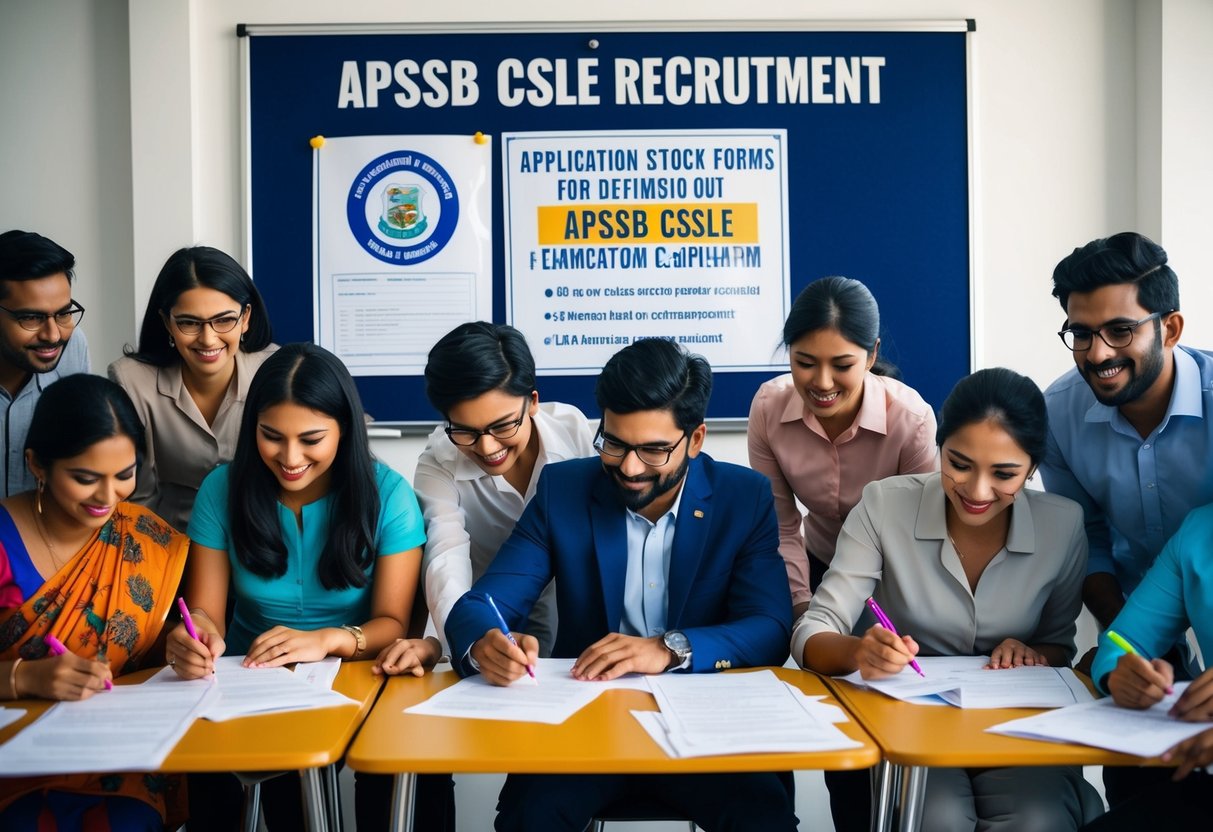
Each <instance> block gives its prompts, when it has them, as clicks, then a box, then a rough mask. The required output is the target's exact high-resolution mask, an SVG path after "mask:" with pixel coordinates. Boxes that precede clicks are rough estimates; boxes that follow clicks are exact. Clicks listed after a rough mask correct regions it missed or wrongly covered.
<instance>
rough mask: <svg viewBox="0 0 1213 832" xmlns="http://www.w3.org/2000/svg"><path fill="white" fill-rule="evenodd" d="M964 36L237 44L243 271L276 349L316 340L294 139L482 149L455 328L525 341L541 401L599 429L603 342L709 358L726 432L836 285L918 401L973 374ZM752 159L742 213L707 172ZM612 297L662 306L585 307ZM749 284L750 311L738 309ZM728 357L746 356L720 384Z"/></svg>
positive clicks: (546, 33)
mask: <svg viewBox="0 0 1213 832" xmlns="http://www.w3.org/2000/svg"><path fill="white" fill-rule="evenodd" d="M973 29H974V26H973V24H972V22H971V21H954V22H942V23H940V22H930V23H893V22H888V23H871V22H865V23H858V24H821V23H815V22H804V23H798V22H780V23H778V24H770V25H767V24H762V23H754V22H745V23H711V24H681V25H678V26H671V27H664V26H660V25H652V26H645V27H643V28H641V27H637V26H625V25H622V24H577V25H576V26H554V25H553V26H541V25H529V26H527V27H520V26H518V25H514V24H501V25H496V24H479V25H476V26H474V27H470V26H469V27H457V26H444V27H438V26H432V25H431V26H402V25H391V26H386V25H385V26H369V25H350V26H333V25H315V26H312V25H281V26H276V25H260V24H258V25H247V26H246V25H242V26H240V27H239V28H238V31H237V34H238V36H239V37H240V42H241V45H242V50H241V55H242V63H243V79H244V90H243V96H244V108H243V109H244V123H243V129H244V151H245V154H244V155H245V174H246V211H247V216H246V218H245V219H246V231H247V239H248V262H249V264H250V271H251V273H252V274H253V277H254V279H255V281H256V283H257V285H258V287H259V289H260V290H261V293H262V295H263V296H264V298H265V301H266V305H267V307H268V309H269V313H270V318H271V322H272V324H273V327H274V335H275V340H276V341H277V342H279V343H286V342H291V341H312V340H317V338H316V335H317V333H316V331H315V330H316V323H315V322H316V311H317V310H316V308H315V305H316V300H315V298H316V295H315V291H314V275H313V271H314V264H315V262H316V259H315V250H316V247H317V245H318V240H317V232H316V228H315V225H314V212H313V203H314V199H315V193H314V189H313V185H314V179H313V174H314V170H315V165H316V154H317V153H323V152H324V150H323V149H321V150H319V151H317V150H314V149H313V147H312V146H311V145H310V144H309V140H310V139H311V138H312V137H315V136H324V137H326V138H328V139H343V138H349V137H392V136H399V137H406V138H404V139H402V142H401V146H402V148H404V147H406V146H407V145H408V141H407V137H428V138H418V141H423V140H436V139H433V137H446V138H445V140H449V138H450V137H459V136H465V137H467V140H468V141H469V142H470V141H473V140H474V139H473V137H474V136H475V135H476V134H477V133H481V134H483V137H484V139H486V140H487V141H489V142H491V146H492V153H491V173H490V175H489V180H488V182H487V187H488V188H489V190H488V191H487V192H486V193H487V198H486V200H485V204H486V205H487V206H488V212H489V217H488V218H487V221H486V222H485V234H486V235H487V240H488V247H487V248H486V251H491V255H490V256H489V258H488V261H487V262H486V263H485V264H484V265H483V269H482V270H481V271H480V272H479V273H478V277H477V278H476V280H478V281H480V282H482V283H487V287H486V286H480V287H479V288H480V289H486V288H487V291H483V292H481V293H480V294H479V295H478V296H479V297H481V298H484V299H486V300H483V301H482V302H481V304H480V305H479V306H475V307H473V308H474V309H475V313H474V315H473V317H477V318H491V319H492V320H494V321H498V322H508V323H513V324H515V325H517V326H519V328H520V329H522V330H523V332H524V333H525V334H526V336H527V338H528V341H529V342H530V343H531V345H532V349H533V350H534V351H535V352H536V356H537V359H539V361H538V363H539V365H540V372H541V377H540V379H539V389H540V397H541V399H543V400H556V401H565V402H569V403H572V404H575V405H577V406H578V407H580V408H581V409H582V410H584V411H585V412H586V414H587V415H589V416H591V418H594V417H597V416H598V415H599V414H598V410H597V406H596V405H595V403H594V395H593V389H594V381H595V379H596V377H597V374H598V368H599V367H600V366H601V364H600V363H598V359H597V357H596V356H597V355H598V354H603V355H609V354H610V352H613V351H614V350H615V349H618V348H619V346H618V344H610V343H609V342H610V341H611V338H612V337H614V338H615V339H616V340H618V339H619V338H636V337H649V336H659V337H680V338H682V339H683V342H684V343H685V344H686V346H687V348H688V349H690V350H692V351H694V352H701V353H703V354H705V355H712V356H714V357H713V358H712V359H711V360H712V363H713V365H714V367H715V368H716V373H715V387H714V392H713V396H712V401H711V405H710V409H709V418H711V419H714V420H721V421H723V420H730V419H744V417H745V416H746V415H747V413H748V411H749V405H750V400H751V399H752V397H753V395H754V392H755V391H756V390H757V388H758V386H759V385H760V384H761V383H762V382H763V381H765V380H766V379H768V378H770V377H772V376H774V375H776V374H778V373H779V372H781V371H786V369H785V370H781V369H780V363H781V362H784V361H785V358H784V357H783V353H782V351H781V348H780V344H779V341H780V337H779V336H780V331H781V328H782V324H783V318H784V316H785V315H786V311H787V306H788V303H789V302H790V300H791V299H793V298H795V296H796V294H797V293H798V292H799V291H800V290H801V289H802V288H803V287H804V286H805V285H806V284H808V283H809V282H811V281H813V280H815V279H817V278H819V277H823V276H826V275H833V274H842V275H846V276H848V277H853V278H857V279H859V280H862V281H863V282H864V283H865V284H867V286H868V287H869V288H870V289H871V290H872V292H873V294H874V295H875V296H876V298H877V300H878V301H879V303H880V308H881V318H882V355H883V356H884V357H885V358H887V359H889V360H890V361H892V362H893V363H895V364H896V365H898V367H899V368H900V370H901V372H902V374H903V376H904V379H905V381H906V382H907V383H908V384H910V385H911V386H913V387H914V388H916V389H917V390H918V391H919V392H920V393H922V395H923V396H924V398H926V399H927V401H929V402H930V403H932V404H933V405H934V406H936V407H938V406H939V405H940V404H941V403H942V401H943V399H944V397H945V396H946V394H947V392H948V391H949V390H950V389H951V387H952V385H953V384H954V383H955V381H956V380H957V379H958V378H960V377H961V376H963V375H965V374H967V373H968V372H969V371H970V367H971V361H972V359H971V356H972V348H971V343H972V336H973V332H972V311H971V310H972V291H973V289H972V287H973V279H974V274H973V269H974V265H973V264H974V263H975V261H976V257H975V252H974V250H973V244H972V230H973V225H974V222H973V216H974V206H973V193H972V189H971V181H970V171H971V123H970V122H971V114H972V106H971V94H972V92H971V89H970V83H969V51H970V38H971V35H972V31H973ZM601 148H606V149H607V150H606V153H605V154H604V153H599V152H598V149H601ZM721 148H735V149H736V150H738V152H739V154H740V156H738V157H736V158H734V159H733V160H732V162H729V161H726V160H725V159H724V157H723V153H722V151H721ZM629 150H634V151H636V152H635V154H631V153H623V154H622V155H621V154H620V153H619V152H617V151H629ZM667 150H668V153H666V154H665V155H664V156H661V157H660V159H661V160H660V161H659V162H653V163H652V164H650V163H649V162H648V159H649V158H650V157H649V151H667ZM587 153H589V154H591V155H594V156H595V158H596V161H595V160H591V159H590V156H588V155H586V154H587ZM579 154H580V155H579ZM677 156H681V159H676V158H675V157H677ZM741 157H746V158H747V159H748V160H749V162H737V158H741ZM655 158H656V157H655ZM587 160H588V161H587ZM635 160H638V161H635ZM616 161H618V164H616ZM755 161H757V162H758V163H760V164H761V165H762V169H761V170H758V169H757V168H756V169H755V170H756V171H757V172H755V173H754V176H762V177H765V178H762V179H761V181H758V180H755V182H754V183H753V188H752V190H753V192H754V193H759V194H760V196H759V197H755V198H753V199H751V198H750V197H749V196H741V197H739V196H737V194H739V193H742V191H744V190H745V189H746V188H749V187H750V185H749V184H747V182H748V181H749V180H745V179H743V178H741V177H742V175H741V174H740V173H738V172H737V171H738V170H739V169H738V168H736V167H735V166H734V167H728V166H727V165H729V164H733V165H736V164H742V163H745V164H749V163H753V162H755ZM587 165H588V166H589V167H588V169H587ZM603 165H608V166H611V168H612V169H611V170H610V171H606V172H604V171H603V170H602V166H603ZM675 166H677V167H675ZM688 168H690V169H688ZM730 175H731V176H733V178H732V179H729V178H728V177H729V176H730ZM746 175H747V176H748V175H749V174H746ZM662 179H664V180H667V181H666V182H665V184H664V185H663V184H661V183H660V182H659V181H658V180H662ZM624 180H627V181H626V182H625V181H624ZM675 180H680V181H681V182H682V183H683V184H682V185H678V184H677V182H676V181H675ZM713 183H715V184H713ZM558 188H559V192H557V189H558ZM680 188H685V189H686V190H685V192H683V191H680V190H679V189H680ZM692 191H693V192H692ZM746 193H749V192H748V191H747V192H746ZM336 198H340V199H342V200H343V201H344V200H345V198H346V197H345V195H344V194H340V195H338V197H336ZM755 204H757V205H758V208H757V209H754V210H752V211H750V210H749V209H747V208H746V206H747V205H750V206H753V205H755ZM507 205H512V206H514V209H513V210H514V213H513V214H511V212H510V211H509V210H507ZM461 207H462V203H461ZM621 209H630V210H631V211H632V212H633V215H634V214H636V213H639V214H642V215H644V222H645V224H644V225H643V226H642V227H640V228H638V227H637V226H636V223H635V217H634V216H633V215H629V214H628V213H627V210H623V213H622V217H623V219H622V220H621V219H620V217H621V213H620V212H621ZM698 209H703V210H702V211H700V210H698ZM726 209H727V210H726ZM679 210H683V211H684V213H683V214H681V215H680V214H678V211H679ZM747 211H749V213H747ZM545 212H546V213H545ZM602 212H605V213H602ZM697 212H698V213H697ZM659 217H660V218H661V219H660V220H659ZM667 217H668V218H669V224H668V225H666V224H665V223H666V218H667ZM587 221H588V222H587ZM640 232H643V234H642V233H640ZM604 233H606V234H607V236H605V237H604V236H602V235H603V234H604ZM679 234H681V235H682V236H681V237H678V236H677V235H679ZM582 235H585V236H584V237H583V236H582ZM594 235H597V236H594ZM643 235H647V237H646V236H643ZM663 235H664V236H663ZM730 235H731V236H730ZM725 238H727V239H725ZM662 245H664V247H665V248H664V251H663V253H662V254H661V255H659V257H660V260H659V259H658V255H657V254H656V251H657V248H658V247H659V246H662ZM625 249H626V251H625ZM372 254H373V252H372ZM625 254H627V256H628V257H630V258H631V260H630V261H629V263H627V264H625V263H623V261H622V257H623V256H624V255H625ZM747 258H749V259H747ZM367 259H368V262H370V261H371V260H372V259H378V260H380V261H382V260H383V259H384V258H383V257H382V256H379V257H378V258H372V257H371V256H369V255H368V258H367ZM638 259H639V260H643V263H642V265H644V266H645V267H646V268H648V269H649V271H648V272H637V271H636V270H635V268H636V264H637V262H638ZM591 260H592V261H593V262H592V263H590V262H589V261H591ZM578 267H580V268H581V269H582V270H581V271H578ZM368 268H369V267H368ZM383 268H390V266H383ZM587 269H589V270H592V273H591V271H587ZM629 270H631V272H630V273H629ZM470 273H476V272H475V270H472V272H470ZM637 275H642V276H640V277H638V276H637ZM643 275H655V276H656V277H652V278H651V279H650V277H648V276H643ZM628 280H630V281H631V283H630V284H629V283H628ZM615 284H618V285H621V286H622V285H625V284H626V285H629V286H631V287H632V292H633V294H634V293H635V291H636V287H638V286H648V285H651V286H652V287H659V288H660V290H661V291H667V292H668V293H669V294H668V295H667V297H666V298H665V299H664V300H661V301H654V299H652V298H647V297H646V298H635V297H627V298H620V297H617V296H616V297H609V298H608V297H605V296H604V294H605V290H604V288H603V287H608V288H609V287H610V286H612V285H615ZM591 285H592V286H595V287H597V291H596V292H595V294H593V295H586V292H585V291H583V292H582V295H581V296H579V297H577V298H574V297H572V296H571V292H572V290H573V289H576V288H578V287H585V286H591ZM717 286H725V287H731V288H729V289H728V291H729V292H730V293H731V294H730V296H728V297H725V298H723V299H722V298H721V297H720V296H719V294H717V295H713V294H712V293H713V292H718V291H719V290H717V289H716V288H714V287H717ZM570 287H572V288H570ZM679 287H686V288H685V289H684V290H683V293H682V294H680V296H678V297H677V298H675V297H674V292H675V291H679ZM694 287H703V288H694ZM562 289H563V290H564V291H565V293H566V294H564V295H561V294H559V293H560V291H561V290H562ZM657 290H658V289H656V288H653V289H650V290H649V291H653V292H656V291H657ZM642 291H645V290H643V289H642ZM747 291H748V292H749V293H750V294H751V295H755V296H761V299H762V305H761V306H760V307H759V306H753V305H750V306H746V304H747V303H751V304H752V302H754V298H746V297H737V296H740V295H742V294H743V293H744V292H747ZM694 293H700V294H694ZM628 312H631V313H632V315H633V317H632V319H630V320H629V319H624V315H625V313H628ZM637 314H639V315H640V317H641V318H642V320H640V321H637V320H635V316H636V315H637ZM566 316H567V317H566ZM747 316H748V317H747ZM655 318H660V319H661V320H660V322H658V321H657V320H654V319H655ZM696 318H699V319H698V320H695V319H696ZM674 319H677V320H674ZM688 320H691V321H693V324H692V323H687V321H688ZM591 334H592V335H593V338H594V342H595V349H599V350H600V352H599V353H594V352H590V351H585V350H583V351H582V352H581V353H578V356H579V357H578V358H576V359H572V358H570V359H568V360H564V358H563V357H564V356H570V355H572V354H573V352H574V351H573V350H572V348H570V351H569V352H566V353H561V352H559V350H558V348H560V347H564V346H566V345H568V344H569V339H570V338H572V339H573V341H574V346H577V345H578V344H577V343H576V342H577V341H578V338H587V336H589V335H591ZM612 334H613V335H612ZM696 339H699V341H698V342H697V341H696ZM722 339H728V340H726V341H725V342H724V343H723V344H722V343H721V341H722ZM600 340H601V341H602V345H601V346H600V345H599V342H600ZM713 341H714V343H713ZM625 342H626V341H625ZM372 343H373V342H372ZM700 343H702V344H703V346H699V344H700ZM602 349H605V350H606V352H601V350H602ZM713 350H714V351H715V352H713ZM587 356H589V357H590V358H591V360H589V361H587V360H585V358H586V357H587ZM733 356H745V358H744V360H739V361H738V363H737V366H729V365H730V363H731V362H730V361H729V357H733ZM562 362H563V363H562ZM557 365H559V366H557ZM783 366H784V367H785V368H786V364H784V365H783ZM545 367H547V368H548V369H545ZM356 381H357V384H358V388H359V390H360V392H361V394H362V396H363V400H364V404H365V407H366V409H367V412H368V413H370V414H371V415H372V416H373V417H374V418H375V419H376V421H378V422H381V423H388V424H412V423H430V424H432V423H433V422H434V421H436V420H437V419H439V418H440V417H439V414H437V413H436V412H434V411H433V409H432V408H431V407H430V406H429V404H428V402H427V401H426V399H425V395H424V382H423V379H422V378H421V377H420V376H419V375H414V374H401V375H359V376H357V378H356Z"/></svg>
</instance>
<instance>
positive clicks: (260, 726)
mask: <svg viewBox="0 0 1213 832" xmlns="http://www.w3.org/2000/svg"><path fill="white" fill-rule="evenodd" d="M371 664H372V662H370V661H361V662H343V663H342V665H341V670H340V671H339V672H338V673H337V680H336V681H335V682H334V683H333V690H336V691H337V692H339V693H343V694H345V695H346V696H348V697H350V698H352V699H355V700H358V702H360V703H361V704H360V705H358V706H357V707H355V706H353V705H348V706H342V707H338V708H322V709H318V710H312V711H292V712H287V713H280V714H262V715H260V716H249V717H242V718H240V719H233V720H229V721H227V722H207V721H206V720H203V719H199V720H195V721H194V724H193V725H192V726H190V729H189V731H187V732H186V734H185V736H184V737H182V738H181V741H180V742H178V743H177V746H176V747H175V748H174V749H173V750H172V752H171V753H170V754H169V755H168V757H167V758H165V760H164V763H163V765H161V766H160V768H159V771H163V772H191V771H193V772H201V771H280V770H284V769H285V770H294V769H304V768H316V767H319V766H326V765H329V764H330V763H333V762H336V761H337V760H339V759H341V755H342V754H344V753H345V750H346V748H347V747H348V746H349V743H350V739H351V738H352V737H353V736H354V734H355V732H357V730H358V726H359V725H361V724H362V721H363V719H365V717H366V714H367V712H368V711H370V709H371V705H373V704H374V703H375V697H376V695H377V694H378V693H379V689H380V687H382V685H383V678H382V677H380V676H374V675H372V674H371ZM155 672H156V669H149V670H141V671H139V672H138V673H131V674H128V675H126V676H123V677H122V678H121V679H119V680H118V684H137V683H139V682H142V681H143V680H144V679H147V678H148V677H150V676H151V675H152V674H154V673H155ZM98 695H103V694H98ZM4 704H5V705H8V706H12V707H18V708H25V709H26V711H27V713H26V715H25V716H24V717H22V718H21V719H20V720H19V721H18V722H16V723H14V724H13V725H10V726H7V727H6V728H4V729H2V730H0V742H3V741H5V740H8V739H9V738H10V737H12V736H13V735H14V734H16V733H17V732H18V731H19V730H21V729H22V728H24V727H25V726H26V725H28V724H29V723H30V722H33V720H34V719H35V718H36V717H38V716H40V715H41V714H42V713H44V712H45V711H46V709H47V708H49V707H50V706H51V705H52V704H54V703H53V702H48V701H46V700H37V699H25V700H19V701H16V702H6V703H4Z"/></svg>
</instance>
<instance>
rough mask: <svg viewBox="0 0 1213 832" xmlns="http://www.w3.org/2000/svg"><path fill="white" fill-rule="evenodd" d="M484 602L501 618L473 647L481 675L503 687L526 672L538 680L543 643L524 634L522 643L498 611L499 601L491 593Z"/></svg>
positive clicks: (473, 655)
mask: <svg viewBox="0 0 1213 832" xmlns="http://www.w3.org/2000/svg"><path fill="white" fill-rule="evenodd" d="M484 599H485V601H487V602H488V605H489V608H490V609H492V611H493V615H494V617H495V618H496V619H497V626H496V627H494V628H493V629H491V630H488V631H487V632H486V633H485V634H484V636H482V637H481V638H480V639H478V640H477V641H476V643H475V644H473V645H472V649H471V651H470V652H471V657H472V658H473V659H474V660H475V662H476V663H477V664H478V665H479V667H480V674H481V675H482V676H483V677H484V678H485V680H486V681H488V682H489V683H491V684H494V685H502V686H504V685H508V684H510V683H512V682H513V681H514V680H515V679H518V678H519V677H520V676H521V675H522V671H523V669H525V670H526V672H527V674H528V675H529V676H530V677H531V678H532V679H534V678H535V665H534V661H535V656H536V655H538V652H539V642H537V641H536V640H535V638H534V636H528V635H524V636H522V638H521V642H522V643H521V644H519V643H518V641H516V640H515V639H514V636H513V634H512V633H510V628H509V625H508V624H506V622H505V618H504V617H503V616H502V615H501V611H500V610H499V609H497V604H496V602H494V601H493V599H492V597H491V596H489V595H487V594H486V595H485V596H484Z"/></svg>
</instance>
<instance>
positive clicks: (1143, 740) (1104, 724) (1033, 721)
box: [986, 682, 1210, 757]
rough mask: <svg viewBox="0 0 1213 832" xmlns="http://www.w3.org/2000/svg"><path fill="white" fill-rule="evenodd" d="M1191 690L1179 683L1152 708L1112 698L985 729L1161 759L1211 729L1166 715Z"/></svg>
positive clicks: (1207, 724) (1205, 723) (1026, 737)
mask: <svg viewBox="0 0 1213 832" xmlns="http://www.w3.org/2000/svg"><path fill="white" fill-rule="evenodd" d="M1187 687H1188V683H1187V682H1177V683H1176V684H1175V692H1174V693H1173V694H1172V695H1170V696H1167V697H1166V698H1165V699H1163V700H1162V701H1161V702H1159V703H1158V704H1156V705H1155V706H1154V707H1152V708H1147V709H1146V710H1143V711H1135V710H1133V709H1131V708H1121V707H1119V706H1117V705H1116V703H1115V702H1113V701H1112V700H1111V699H1110V698H1109V699H1100V700H1099V701H1098V702H1088V703H1086V704H1082V705H1073V706H1071V707H1069V708H1062V709H1061V710H1057V711H1049V712H1048V713H1043V714H1038V715H1036V716H1030V717H1025V718H1024V719H1013V720H1011V721H1010V722H1004V723H1002V724H1000V725H994V726H991V727H989V728H987V729H986V730H987V731H989V732H990V733H992V734H1005V735H1007V736H1009V737H1023V738H1025V739H1030V740H1044V741H1046V742H1073V743H1078V744H1080V745H1091V746H1094V747H1096V748H1107V749H1109V750H1111V751H1119V752H1121V753H1122V754H1136V755H1138V756H1141V757H1157V756H1158V755H1160V754H1162V753H1163V752H1164V751H1166V750H1167V749H1169V748H1171V747H1172V746H1174V745H1175V744H1176V743H1180V742H1183V741H1184V740H1186V739H1188V737H1193V736H1196V735H1197V734H1199V733H1201V732H1202V731H1207V730H1209V728H1210V724H1209V723H1208V722H1183V721H1181V720H1178V719H1175V718H1174V717H1171V716H1168V715H1167V711H1168V710H1170V709H1171V706H1172V705H1174V704H1175V700H1176V699H1178V698H1179V697H1180V694H1182V693H1183V692H1184V690H1185V689H1186V688H1187Z"/></svg>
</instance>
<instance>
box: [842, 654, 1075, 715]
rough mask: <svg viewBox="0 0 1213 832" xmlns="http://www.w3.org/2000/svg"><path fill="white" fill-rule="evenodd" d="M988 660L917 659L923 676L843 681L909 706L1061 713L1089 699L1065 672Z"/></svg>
mask: <svg viewBox="0 0 1213 832" xmlns="http://www.w3.org/2000/svg"><path fill="white" fill-rule="evenodd" d="M989 661H990V657H989V656H928V657H926V658H919V659H918V663H919V664H920V665H921V666H922V672H923V674H924V675H923V676H919V675H918V674H917V673H915V672H914V671H913V670H912V669H911V668H909V667H906V668H903V669H902V671H901V673H899V674H897V675H896V676H890V677H888V678H887V679H864V678H863V677H861V676H860V675H859V673H858V672H856V673H852V674H850V675H849V676H846V677H844V679H845V680H846V681H848V682H851V683H853V684H856V685H859V686H861V687H868V688H871V689H872V690H876V691H879V692H881V693H883V694H885V695H886V696H891V697H893V698H894V699H901V700H903V701H906V702H913V701H915V700H918V699H919V698H920V697H924V696H938V697H939V698H941V699H943V700H944V701H945V702H947V703H949V704H951V705H955V706H956V707H958V708H1064V707H1066V706H1068V705H1075V704H1078V703H1082V702H1090V701H1091V700H1092V699H1093V697H1092V696H1091V693H1090V692H1089V691H1088V690H1087V688H1086V686H1085V685H1084V684H1083V683H1082V682H1081V681H1080V680H1079V678H1078V677H1077V676H1076V675H1075V674H1074V671H1072V670H1070V669H1069V668H1068V667H1012V668H1005V669H1001V670H992V669H987V668H986V667H985V665H986V664H987V663H988V662H989Z"/></svg>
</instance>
